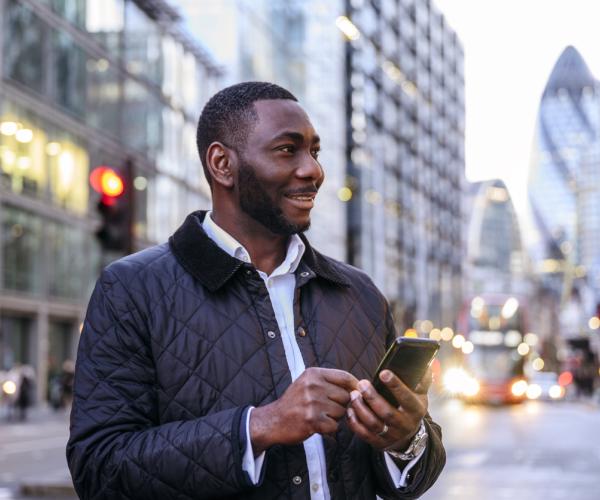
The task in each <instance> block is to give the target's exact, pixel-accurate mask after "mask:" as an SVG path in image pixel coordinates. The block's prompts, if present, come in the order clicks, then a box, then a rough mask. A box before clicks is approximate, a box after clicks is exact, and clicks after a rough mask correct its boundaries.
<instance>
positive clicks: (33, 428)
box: [0, 407, 77, 500]
mask: <svg viewBox="0 0 600 500" xmlns="http://www.w3.org/2000/svg"><path fill="white" fill-rule="evenodd" d="M2 410H4V411H2ZM5 410H6V409H5V408H3V409H0V500H5V499H20V498H24V499H25V498H26V499H28V500H34V499H46V500H47V499H48V498H52V499H55V500H63V499H64V500H66V499H73V498H77V495H76V494H75V490H74V488H73V483H72V481H71V476H70V474H69V470H68V467H67V462H66V457H65V446H66V443H67V439H68V435H69V416H68V412H67V411H65V410H60V411H53V410H51V409H50V408H47V407H36V408H33V409H32V410H30V412H29V414H28V418H27V420H26V421H25V422H20V421H14V420H9V419H8V415H7V414H6V411H5Z"/></svg>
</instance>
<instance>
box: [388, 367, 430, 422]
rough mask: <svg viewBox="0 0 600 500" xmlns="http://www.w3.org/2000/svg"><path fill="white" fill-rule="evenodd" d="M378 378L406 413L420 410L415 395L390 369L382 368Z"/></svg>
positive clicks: (419, 404)
mask: <svg viewBox="0 0 600 500" xmlns="http://www.w3.org/2000/svg"><path fill="white" fill-rule="evenodd" d="M379 379H380V380H381V382H383V383H384V384H385V386H386V387H387V388H388V389H389V391H390V392H391V393H392V394H393V395H394V397H395V398H396V401H397V402H398V405H399V409H401V410H403V411H405V412H408V413H413V412H418V411H419V410H421V403H420V401H419V398H418V397H417V395H416V394H415V393H414V392H413V391H411V390H410V389H409V388H408V387H407V386H406V384H405V383H404V382H402V380H400V378H399V377H397V376H396V375H394V373H392V372H391V371H390V370H383V371H382V372H381V373H380V374H379Z"/></svg>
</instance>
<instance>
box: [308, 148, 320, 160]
mask: <svg viewBox="0 0 600 500" xmlns="http://www.w3.org/2000/svg"><path fill="white" fill-rule="evenodd" d="M320 153H321V150H320V149H313V150H312V151H311V152H310V154H311V155H312V156H313V158H314V159H315V160H318V159H319V154H320Z"/></svg>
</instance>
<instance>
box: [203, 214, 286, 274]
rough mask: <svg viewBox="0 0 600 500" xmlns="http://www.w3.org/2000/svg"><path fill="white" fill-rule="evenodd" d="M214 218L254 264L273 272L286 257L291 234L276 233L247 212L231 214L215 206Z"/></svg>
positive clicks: (260, 268)
mask: <svg viewBox="0 0 600 500" xmlns="http://www.w3.org/2000/svg"><path fill="white" fill-rule="evenodd" d="M212 219H213V220H214V221H215V223H216V224H217V225H218V226H219V227H221V228H222V229H224V230H225V231H227V232H228V233H229V234H230V235H231V236H233V237H234V238H235V239H236V240H237V241H239V242H240V243H241V244H242V245H243V246H244V248H245V249H246V250H247V251H248V253H249V254H250V260H251V261H252V263H253V264H254V266H255V267H256V268H257V269H259V270H261V271H262V272H264V273H266V274H267V275H269V274H271V273H272V272H273V271H274V270H275V269H276V268H277V267H278V266H279V265H280V264H281V263H282V262H283V261H284V259H285V256H286V253H287V244H288V240H289V236H286V235H281V234H275V233H273V232H271V231H269V230H268V229H267V228H266V227H265V226H263V225H262V224H260V223H259V222H258V221H256V220H254V219H253V218H251V217H249V216H247V215H246V214H240V213H239V212H238V213H235V214H230V213H227V212H224V211H222V210H218V209H216V207H213V210H212Z"/></svg>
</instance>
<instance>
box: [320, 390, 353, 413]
mask: <svg viewBox="0 0 600 500" xmlns="http://www.w3.org/2000/svg"><path fill="white" fill-rule="evenodd" d="M323 390H324V391H325V394H326V395H327V399H329V400H330V401H333V402H334V403H337V404H339V405H342V406H343V407H344V408H345V407H346V406H348V403H349V402H350V392H348V391H347V390H346V389H342V388H341V387H339V386H337V385H334V384H326V385H325V386H324V387H323Z"/></svg>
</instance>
